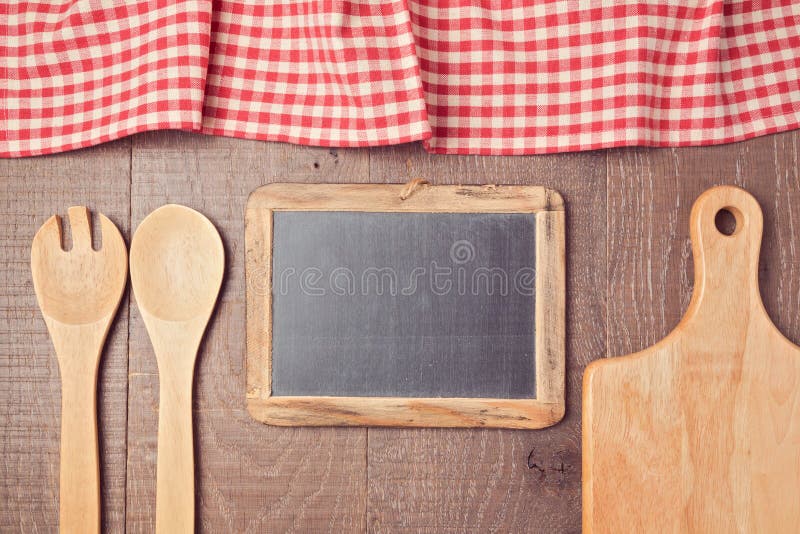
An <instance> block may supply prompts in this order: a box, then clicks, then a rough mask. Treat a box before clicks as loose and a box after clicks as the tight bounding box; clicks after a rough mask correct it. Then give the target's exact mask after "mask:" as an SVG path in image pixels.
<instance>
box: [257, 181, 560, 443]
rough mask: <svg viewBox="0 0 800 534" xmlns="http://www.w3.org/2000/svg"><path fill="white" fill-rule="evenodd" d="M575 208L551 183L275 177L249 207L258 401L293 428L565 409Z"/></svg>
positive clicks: (535, 424) (490, 418)
mask: <svg viewBox="0 0 800 534" xmlns="http://www.w3.org/2000/svg"><path fill="white" fill-rule="evenodd" d="M563 226H564V211H563V203H562V201H561V198H560V197H559V196H558V194H557V193H555V192H553V191H549V190H546V189H544V188H539V187H519V186H509V187H470V186H423V187H422V188H420V189H419V190H418V191H416V192H414V194H413V195H411V196H409V195H408V194H406V193H403V191H402V186H399V185H398V186H391V185H380V186H378V185H332V184H316V185H311V184H309V185H302V184H271V185H268V186H264V187H262V188H260V189H259V190H257V191H255V192H254V193H253V194H252V195H251V197H250V200H249V202H248V209H247V216H246V232H245V233H246V246H247V252H246V256H247V273H246V276H247V282H248V284H247V286H248V290H247V291H248V294H247V304H248V310H247V315H248V320H247V337H248V339H247V342H248V355H247V368H248V391H247V397H248V408H249V410H250V412H251V414H252V415H253V416H254V417H255V418H256V419H259V420H261V421H264V422H267V423H271V424H279V425H398V426H495V427H508V428H541V427H543V426H548V425H550V424H553V423H555V422H557V421H558V420H559V419H560V418H561V417H562V416H563V413H564V257H563V254H564V234H563Z"/></svg>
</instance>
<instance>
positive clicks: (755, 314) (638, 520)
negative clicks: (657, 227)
mask: <svg viewBox="0 0 800 534" xmlns="http://www.w3.org/2000/svg"><path fill="white" fill-rule="evenodd" d="M725 209H727V210H728V211H729V212H730V213H732V214H733V215H734V217H735V219H736V228H735V230H734V232H733V233H732V234H731V235H725V234H723V233H722V232H721V231H720V230H719V229H718V228H717V226H716V224H715V217H716V216H717V214H718V212H720V211H721V210H725ZM762 227H763V218H762V215H761V209H760V208H759V205H758V203H757V202H756V200H755V199H754V198H753V197H752V196H750V195H749V194H748V193H747V192H745V191H743V190H742V189H739V188H736V187H717V188H714V189H711V190H709V191H707V192H705V193H704V194H703V195H701V196H700V198H698V200H697V201H696V202H695V205H694V207H693V209H692V214H691V238H692V245H693V248H692V250H693V254H694V270H695V284H694V294H693V296H692V300H691V303H690V305H689V309H688V311H687V312H686V315H685V316H684V317H683V319H682V320H681V322H680V324H679V325H678V326H677V327H676V328H675V330H674V331H673V332H672V333H671V334H669V335H668V336H667V337H666V338H665V339H664V340H662V341H661V342H660V343H658V344H656V345H655V346H653V347H650V348H648V349H646V350H644V351H642V352H640V353H637V354H632V355H629V356H624V357H620V358H611V359H607V360H601V361H595V362H593V363H592V364H591V365H589V367H588V368H587V370H586V374H585V375H584V382H583V526H584V530H585V531H586V532H614V533H619V532H703V533H706V532H770V533H776V532H797V531H798V528H800V348H798V347H797V346H795V345H793V344H792V343H791V342H789V341H788V340H787V339H786V338H785V337H783V335H781V333H780V332H779V331H778V330H777V329H776V328H775V325H773V323H772V321H771V320H770V318H769V316H768V315H767V313H766V311H765V310H764V306H763V304H762V302H761V295H760V293H759V289H758V257H759V248H760V245H761V232H762ZM799 244H800V243H799ZM799 311H800V310H799Z"/></svg>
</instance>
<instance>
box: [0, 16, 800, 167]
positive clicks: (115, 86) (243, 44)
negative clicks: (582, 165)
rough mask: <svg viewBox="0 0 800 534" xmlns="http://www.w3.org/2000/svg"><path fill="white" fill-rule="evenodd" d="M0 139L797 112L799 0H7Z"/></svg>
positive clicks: (695, 130)
mask: <svg viewBox="0 0 800 534" xmlns="http://www.w3.org/2000/svg"><path fill="white" fill-rule="evenodd" d="M0 60H1V62H0V156H4V157H15V156H27V155H35V154H45V153H50V152H58V151H63V150H69V149H74V148H78V147H83V146H88V145H93V144H96V143H100V142H103V141H108V140H111V139H116V138H119V137H122V136H125V135H129V134H132V133H135V132H140V131H144V130H154V129H165V128H177V129H184V130H192V131H198V132H204V133H208V134H216V135H227V136H235V137H246V138H252V139H262V140H278V141H288V142H293V143H302V144H310V145H323V146H372V145H386V144H394V143H403V142H409V141H417V140H421V141H423V142H424V144H425V146H426V148H427V149H428V150H430V151H432V152H438V153H469V154H531V153H546V152H559V151H571V150H588V149H597V148H605V147H613V146H622V145H658V146H682V145H699V144H714V143H724V142H730V141H737V140H741V139H746V138H749V137H753V136H756V135H762V134H767V133H772V132H778V131H783V130H788V129H792V128H797V127H798V126H800V81H799V80H800V2H798V1H797V0H776V1H769V0H763V1H760V2H750V1H743V0H729V1H714V0H706V1H703V0H670V1H668V0H662V1H655V0H649V1H635V0H619V1H590V0H585V1H583V0H534V1H522V0H440V1H432V0H431V1H425V0H407V1H406V0H400V1H392V0H361V1H346V0H304V1H300V0H293V1H281V0H270V1H263V0H262V1H251V0H215V1H214V2H211V1H208V0H127V1H122V0H119V1H116V2H106V1H101V0H77V1H75V0H73V1H67V0H60V1H49V2H19V1H16V0H14V1H8V0H0Z"/></svg>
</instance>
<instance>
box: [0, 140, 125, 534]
mask: <svg viewBox="0 0 800 534" xmlns="http://www.w3.org/2000/svg"><path fill="white" fill-rule="evenodd" d="M129 155H130V142H129V141H128V140H123V141H118V142H114V143H110V144H106V145H103V146H100V147H97V148H92V149H87V150H82V151H79V152H69V153H66V154H60V155H56V156H46V157H39V158H29V159H19V160H0V220H2V224H0V242H2V244H3V246H2V247H0V262H2V268H0V503H2V505H0V531H4V532H55V531H57V529H58V515H59V445H60V424H61V415H60V414H61V378H60V374H59V367H58V361H57V359H56V355H55V351H54V349H53V344H52V342H51V341H50V338H49V336H48V333H47V328H46V326H45V322H44V320H43V319H42V315H41V313H40V312H39V309H38V306H37V303H36V296H35V294H34V291H33V285H32V280H31V264H30V254H31V240H32V239H33V236H34V234H35V233H36V230H37V229H38V228H39V226H40V225H41V224H42V223H44V222H45V220H47V218H48V217H50V216H51V215H52V214H54V213H57V214H60V215H61V216H66V214H67V208H68V207H69V206H75V205H86V206H88V207H89V208H90V209H91V210H93V211H97V212H102V213H104V214H105V215H107V216H108V217H109V218H110V219H111V220H112V221H113V222H114V223H115V224H116V225H117V226H118V227H119V229H120V231H121V232H122V234H123V236H128V235H130V212H129V205H130V203H129V198H130V197H129V185H130V180H129V162H130V160H129ZM94 222H95V226H94V227H95V229H97V228H98V227H99V224H98V223H99V221H98V220H95V221H94ZM64 226H65V231H66V232H65V233H67V239H66V241H67V245H69V244H70V243H71V242H72V238H71V228H69V225H67V224H65V225H64ZM127 316H128V313H127V297H123V300H122V303H121V304H120V311H119V313H118V314H117V317H116V320H115V321H114V323H113V324H112V326H111V329H110V332H109V335H108V339H107V342H106V345H105V350H104V352H103V356H102V358H101V359H100V369H99V380H98V391H97V405H98V426H99V431H100V435H99V442H100V447H99V451H100V462H101V465H100V476H101V486H100V487H101V494H102V514H101V516H102V522H103V530H104V531H106V532H121V531H122V530H123V529H124V525H125V455H126V452H125V451H126V442H125V437H126V409H125V404H126V396H127V369H128V359H127V352H128V350H127V345H128V321H127Z"/></svg>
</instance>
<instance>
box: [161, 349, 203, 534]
mask: <svg viewBox="0 0 800 534" xmlns="http://www.w3.org/2000/svg"><path fill="white" fill-rule="evenodd" d="M175 360H176V359H172V358H160V359H159V392H160V393H159V411H158V463H157V471H156V533H157V534H181V533H184V532H185V533H192V532H194V445H193V430H192V370H191V369H189V370H188V373H187V372H185V370H182V369H177V368H175V367H172V366H171V365H169V364H168V363H166V362H172V361H175ZM164 365H167V367H168V369H163V368H162V367H163V366H164ZM181 371H184V372H181Z"/></svg>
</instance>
